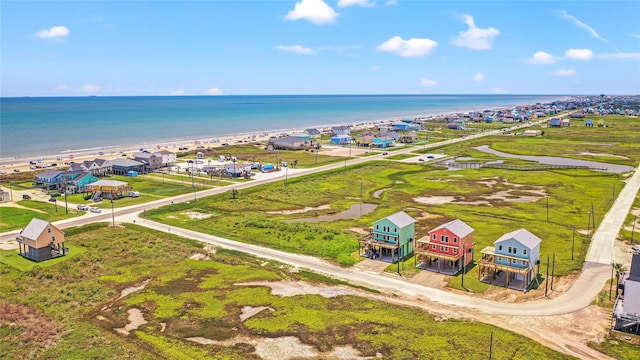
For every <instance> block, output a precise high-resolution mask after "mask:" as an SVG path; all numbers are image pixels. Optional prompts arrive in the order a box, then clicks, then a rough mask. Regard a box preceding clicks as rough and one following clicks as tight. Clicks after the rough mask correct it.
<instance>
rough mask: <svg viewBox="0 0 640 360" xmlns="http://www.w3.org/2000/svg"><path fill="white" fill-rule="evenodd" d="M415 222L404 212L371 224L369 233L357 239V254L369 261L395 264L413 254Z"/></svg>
mask: <svg viewBox="0 0 640 360" xmlns="http://www.w3.org/2000/svg"><path fill="white" fill-rule="evenodd" d="M415 224H416V220H415V219H414V218H412V217H411V216H409V215H407V213H405V212H404V211H400V212H397V213H395V214H393V215H390V216H387V217H386V218H384V219H380V220H378V221H376V222H374V223H373V229H372V231H371V233H369V234H368V235H365V236H363V237H361V238H360V239H359V248H360V249H359V250H358V253H359V254H360V255H362V256H366V257H369V258H370V259H375V260H382V261H386V262H391V263H393V262H396V261H398V260H400V259H402V258H403V257H404V256H407V255H409V254H411V253H413V239H414V238H415Z"/></svg>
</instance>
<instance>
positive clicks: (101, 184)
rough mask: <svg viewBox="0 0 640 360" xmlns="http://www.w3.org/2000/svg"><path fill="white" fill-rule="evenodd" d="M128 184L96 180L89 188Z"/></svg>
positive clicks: (125, 184)
mask: <svg viewBox="0 0 640 360" xmlns="http://www.w3.org/2000/svg"><path fill="white" fill-rule="evenodd" d="M127 185H128V183H126V182H124V181H118V180H98V181H96V182H94V183H92V184H91V186H127Z"/></svg>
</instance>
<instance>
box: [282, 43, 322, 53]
mask: <svg viewBox="0 0 640 360" xmlns="http://www.w3.org/2000/svg"><path fill="white" fill-rule="evenodd" d="M276 49H278V50H280V51H284V52H288V53H292V54H297V55H315V54H316V52H315V51H313V49H310V48H306V47H304V46H302V45H290V46H287V45H278V46H276Z"/></svg>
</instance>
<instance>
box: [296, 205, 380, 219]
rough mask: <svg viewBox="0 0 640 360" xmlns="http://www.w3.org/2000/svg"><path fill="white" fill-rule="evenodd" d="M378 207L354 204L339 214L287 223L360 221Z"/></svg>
mask: <svg viewBox="0 0 640 360" xmlns="http://www.w3.org/2000/svg"><path fill="white" fill-rule="evenodd" d="M377 207H378V204H366V203H365V204H353V205H351V206H350V207H349V209H347V210H345V211H342V212H339V213H337V214H331V215H321V216H316V217H313V218H302V219H290V220H285V221H284V222H287V223H294V222H308V223H316V222H321V221H336V220H345V219H358V218H360V217H361V216H362V215H367V214H368V213H370V212H373V211H374V210H375V209H376V208H377Z"/></svg>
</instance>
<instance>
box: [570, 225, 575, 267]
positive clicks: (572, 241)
mask: <svg viewBox="0 0 640 360" xmlns="http://www.w3.org/2000/svg"><path fill="white" fill-rule="evenodd" d="M575 247H576V226H575V225H573V236H572V237H571V260H573V250H574V249H575Z"/></svg>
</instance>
